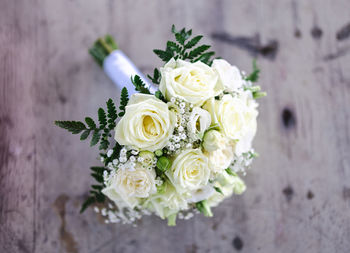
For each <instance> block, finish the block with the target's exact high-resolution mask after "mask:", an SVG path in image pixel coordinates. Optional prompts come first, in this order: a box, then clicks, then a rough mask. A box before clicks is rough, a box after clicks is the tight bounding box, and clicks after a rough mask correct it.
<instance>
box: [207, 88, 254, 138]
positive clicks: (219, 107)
mask: <svg viewBox="0 0 350 253" xmlns="http://www.w3.org/2000/svg"><path fill="white" fill-rule="evenodd" d="M204 109H206V110H207V111H209V112H210V114H211V118H212V125H214V124H218V125H219V127H220V130H222V132H223V134H224V135H225V136H226V137H228V138H230V139H231V140H239V139H240V138H242V137H243V136H244V135H246V134H247V133H248V132H251V131H253V132H254V133H255V131H256V118H257V115H258V111H257V110H256V106H254V105H250V103H248V101H247V98H246V97H245V96H241V95H240V96H235V97H232V96H231V95H229V94H227V95H224V96H223V97H222V98H221V99H220V100H216V99H210V100H208V101H207V102H206V103H205V105H204Z"/></svg>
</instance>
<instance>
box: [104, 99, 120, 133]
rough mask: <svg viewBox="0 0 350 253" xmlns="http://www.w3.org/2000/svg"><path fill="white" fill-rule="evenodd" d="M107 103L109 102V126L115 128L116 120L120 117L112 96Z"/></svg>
mask: <svg viewBox="0 0 350 253" xmlns="http://www.w3.org/2000/svg"><path fill="white" fill-rule="evenodd" d="M106 104H107V117H108V128H109V129H113V128H114V127H115V125H116V124H115V120H116V119H117V118H118V114H117V109H116V107H115V104H114V102H113V100H112V99H111V98H110V99H108V101H107V103H106Z"/></svg>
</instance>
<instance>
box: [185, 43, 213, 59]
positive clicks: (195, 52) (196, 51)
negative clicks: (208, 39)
mask: <svg viewBox="0 0 350 253" xmlns="http://www.w3.org/2000/svg"><path fill="white" fill-rule="evenodd" d="M209 48H210V46H209V45H202V46H199V47H197V48H195V49H193V50H192V51H191V52H190V54H189V56H188V57H189V58H190V59H193V58H195V57H197V56H199V55H201V54H202V53H203V52H205V51H207V50H208V49H209Z"/></svg>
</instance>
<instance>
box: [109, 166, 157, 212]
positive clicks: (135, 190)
mask: <svg viewBox="0 0 350 253" xmlns="http://www.w3.org/2000/svg"><path fill="white" fill-rule="evenodd" d="M155 178H156V173H155V171H154V169H147V168H143V167H142V166H141V165H140V164H136V166H135V168H134V169H132V170H130V169H127V168H125V169H118V170H117V172H116V174H115V175H114V176H113V177H112V178H111V179H110V180H109V182H108V183H107V187H106V188H104V189H103V190H102V193H103V194H105V195H106V196H107V197H108V198H110V199H111V200H113V201H114V202H115V203H116V204H117V205H118V204H120V203H121V201H120V200H122V201H123V202H124V203H125V204H126V205H127V206H128V207H130V208H134V207H135V206H136V205H137V204H138V203H139V200H140V199H141V198H147V197H149V196H150V195H151V194H153V193H155V192H156V190H157V188H156V184H155ZM121 204H122V203H121Z"/></svg>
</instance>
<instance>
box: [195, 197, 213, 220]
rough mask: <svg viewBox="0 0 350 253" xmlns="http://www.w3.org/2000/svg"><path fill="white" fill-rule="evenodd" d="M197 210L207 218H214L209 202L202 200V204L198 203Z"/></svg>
mask: <svg viewBox="0 0 350 253" xmlns="http://www.w3.org/2000/svg"><path fill="white" fill-rule="evenodd" d="M196 208H197V209H198V211H200V212H201V213H202V214H203V215H204V216H207V217H212V216H213V213H212V212H211V209H210V207H209V205H208V202H207V200H202V201H200V202H197V203H196Z"/></svg>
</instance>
